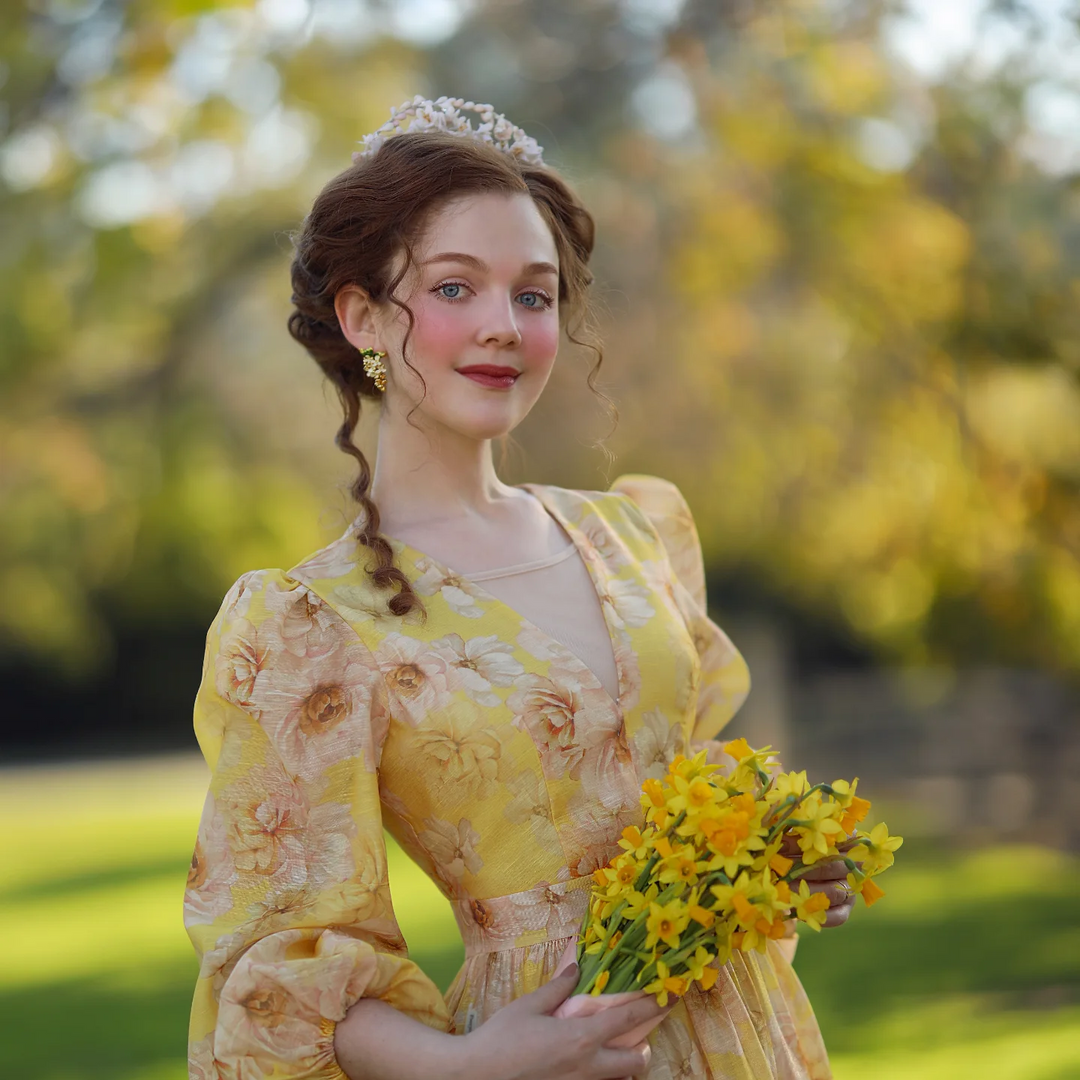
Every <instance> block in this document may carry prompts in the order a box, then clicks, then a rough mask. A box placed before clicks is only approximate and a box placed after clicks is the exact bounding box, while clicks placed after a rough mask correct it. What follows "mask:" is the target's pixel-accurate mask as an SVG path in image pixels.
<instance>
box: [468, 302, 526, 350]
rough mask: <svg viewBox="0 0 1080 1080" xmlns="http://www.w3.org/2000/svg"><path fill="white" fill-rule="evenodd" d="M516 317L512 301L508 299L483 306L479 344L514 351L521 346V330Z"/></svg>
mask: <svg viewBox="0 0 1080 1080" xmlns="http://www.w3.org/2000/svg"><path fill="white" fill-rule="evenodd" d="M516 315H517V312H515V311H514V303H513V300H511V299H510V298H509V297H506V298H500V299H499V300H497V301H494V302H493V303H491V304H489V305H485V309H484V319H483V322H482V323H481V325H480V327H479V335H478V337H479V339H480V343H481V344H482V345H487V346H496V347H498V348H500V349H516V348H517V347H518V346H519V345H520V344H521V330H520V329H519V328H518V322H517V318H516Z"/></svg>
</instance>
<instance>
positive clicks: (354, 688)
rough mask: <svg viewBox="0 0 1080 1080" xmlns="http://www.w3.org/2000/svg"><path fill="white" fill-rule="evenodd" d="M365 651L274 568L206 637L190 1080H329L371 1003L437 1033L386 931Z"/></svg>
mask: <svg viewBox="0 0 1080 1080" xmlns="http://www.w3.org/2000/svg"><path fill="white" fill-rule="evenodd" d="M388 716H389V714H388V710H387V703H386V692H385V688H384V684H383V680H382V676H381V675H380V673H379V671H378V669H377V667H376V666H375V664H374V662H373V660H372V658H371V655H370V653H369V652H368V650H367V649H366V647H365V646H364V645H363V643H362V642H361V641H360V640H359V638H358V637H357V636H356V634H355V633H354V631H353V630H352V628H351V627H350V626H349V625H348V624H347V623H346V622H345V621H344V620H343V619H342V618H341V616H340V615H338V614H337V613H336V612H335V611H334V610H333V609H332V608H331V607H329V605H327V604H325V603H324V602H323V601H322V600H321V599H320V598H319V597H318V596H317V595H315V594H314V593H313V592H312V591H310V590H309V589H308V588H306V587H305V586H304V585H302V584H300V583H299V582H297V581H295V580H293V579H291V578H289V577H287V576H286V575H285V574H284V573H282V572H281V571H280V570H262V571H256V572H253V573H251V574H246V575H244V577H242V578H241V579H240V580H239V581H238V582H237V583H236V584H235V585H234V586H233V588H232V589H231V590H230V591H229V593H228V595H227V596H226V597H225V600H224V602H223V604H222V607H221V610H220V611H219V613H218V615H217V617H216V619H215V620H214V622H213V624H212V625H211V627H210V631H209V633H208V635H207V647H206V655H205V661H204V665H203V676H202V683H201V685H200V687H199V691H198V694H197V697H196V701H195V731H196V735H197V737H198V740H199V745H200V747H201V749H202V752H203V755H204V757H205V758H206V761H207V764H208V765H209V766H210V771H211V780H210V788H209V792H208V794H207V797H206V802H205V805H204V808H203V814H202V819H201V821H200V825H199V831H198V837H197V840H196V844H195V851H194V855H193V857H192V862H191V870H190V873H189V876H188V887H187V891H186V893H185V897H184V924H185V927H186V928H187V932H188V935H189V937H190V938H191V941H192V943H193V945H194V947H195V951H196V953H197V955H198V957H199V961H200V970H199V977H198V982H197V985H196V990H195V997H194V1001H193V1004H192V1011H191V1027H190V1039H189V1074H190V1077H191V1080H224V1078H225V1077H228V1078H230V1080H233V1078H238V1080H239V1078H242V1080H260V1078H262V1077H270V1076H273V1077H274V1078H285V1077H288V1078H290V1080H293V1078H300V1077H305V1078H308V1077H320V1078H323V1077H325V1078H331V1077H334V1078H339V1080H340V1078H342V1077H344V1075H345V1074H344V1073H343V1072H342V1070H341V1068H340V1067H339V1065H338V1063H337V1059H336V1057H335V1055H334V1028H335V1025H336V1023H337V1022H338V1021H339V1020H341V1019H343V1018H344V1016H345V1013H346V1011H347V1010H348V1009H349V1008H350V1006H352V1005H353V1004H354V1003H355V1002H356V1001H358V1000H359V999H360V998H361V997H364V996H367V997H377V998H381V999H382V1000H384V1001H386V1002H387V1003H389V1004H390V1005H392V1006H394V1007H395V1008H397V1009H400V1010H401V1011H402V1012H405V1013H407V1014H409V1015H411V1016H412V1017H413V1018H414V1019H416V1020H419V1021H421V1022H422V1023H425V1024H428V1025H430V1026H431V1027H434V1028H437V1029H440V1030H443V1031H449V1030H450V1023H449V1017H448V1014H447V1012H446V1008H445V1004H444V1002H443V998H442V995H441V994H440V993H439V991H438V989H437V987H436V986H435V985H434V983H432V982H431V981H430V980H429V979H428V978H427V976H425V975H424V974H423V972H422V971H421V970H420V969H419V968H418V967H417V966H416V964H414V963H413V962H412V961H411V960H409V959H408V954H407V950H406V947H405V941H404V939H403V937H402V935H401V932H400V930H399V928H398V925H397V922H396V920H395V918H394V912H393V908H392V905H391V900H390V891H389V885H388V882H387V871H386V851H385V847H384V844H383V833H382V816H381V809H380V800H379V785H378V774H377V772H376V769H377V766H378V763H379V755H380V752H381V747H382V741H383V739H384V738H385V734H386V730H387V724H388Z"/></svg>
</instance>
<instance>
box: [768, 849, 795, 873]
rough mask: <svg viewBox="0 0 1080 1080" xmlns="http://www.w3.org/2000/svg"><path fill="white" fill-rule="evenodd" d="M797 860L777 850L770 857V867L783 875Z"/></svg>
mask: <svg viewBox="0 0 1080 1080" xmlns="http://www.w3.org/2000/svg"><path fill="white" fill-rule="evenodd" d="M794 865H795V861H794V860H793V859H789V858H787V857H786V856H784V855H781V854H780V853H779V852H777V853H776V854H775V855H773V857H772V858H771V859H769V867H770V868H771V869H772V870H775V871H776V872H777V873H778V874H779V875H780V876H781V877H783V876H784V875H785V874H786V873H787V872H788V871H789V870H790V869H791V868H792V867H793V866H794Z"/></svg>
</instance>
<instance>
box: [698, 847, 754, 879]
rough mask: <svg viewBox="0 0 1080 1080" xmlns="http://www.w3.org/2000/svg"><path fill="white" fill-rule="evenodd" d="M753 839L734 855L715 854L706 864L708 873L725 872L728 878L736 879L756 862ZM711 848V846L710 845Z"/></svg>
mask: <svg viewBox="0 0 1080 1080" xmlns="http://www.w3.org/2000/svg"><path fill="white" fill-rule="evenodd" d="M752 842H753V838H751V840H749V841H747V843H746V846H744V847H743V848H741V849H740V850H738V851H736V852H735V853H734V854H733V855H724V854H723V853H722V852H714V854H713V855H712V857H711V858H710V859H709V861H708V862H707V863H706V864H705V869H706V870H707V871H710V872H711V871H714V870H723V872H724V873H725V874H726V875H727V876H728V878H729V879H730V878H734V877H735V876H736V875H737V874H738V873H739V871H740V870H742V869H744V868H745V867H747V866H750V865H751V864H752V863H753V861H754V851H753V848H752V847H751V844H752ZM710 847H711V845H710Z"/></svg>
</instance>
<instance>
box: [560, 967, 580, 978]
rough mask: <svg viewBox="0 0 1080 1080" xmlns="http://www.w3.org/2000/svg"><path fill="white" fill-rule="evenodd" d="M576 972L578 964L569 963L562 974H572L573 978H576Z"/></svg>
mask: <svg viewBox="0 0 1080 1080" xmlns="http://www.w3.org/2000/svg"><path fill="white" fill-rule="evenodd" d="M577 973H578V966H577V964H571V965H570V966H569V967H568V968H567V969H566V970H565V971H564V972H563V974H564V975H567V976H569V975H573V976H574V978H575V979H576V978H577Z"/></svg>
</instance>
